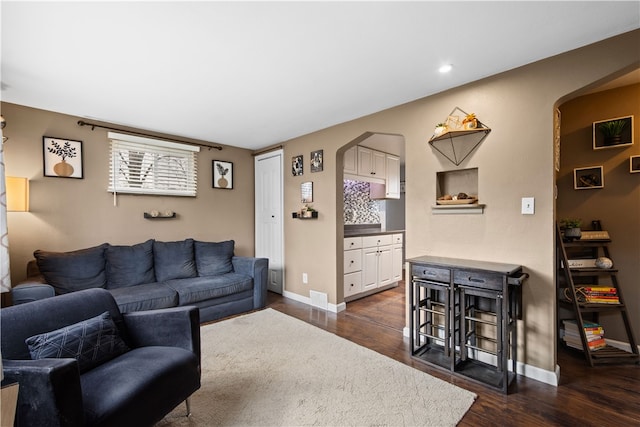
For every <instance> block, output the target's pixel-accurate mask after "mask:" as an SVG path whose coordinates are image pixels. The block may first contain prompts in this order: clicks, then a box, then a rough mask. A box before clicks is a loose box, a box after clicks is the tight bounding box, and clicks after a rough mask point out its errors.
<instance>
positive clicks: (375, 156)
mask: <svg viewBox="0 0 640 427" xmlns="http://www.w3.org/2000/svg"><path fill="white" fill-rule="evenodd" d="M371 159H372V164H371V169H372V170H371V175H372V176H374V177H376V178H380V179H385V177H386V170H387V155H386V154H385V153H382V152H380V151H373V152H372V154H371Z"/></svg>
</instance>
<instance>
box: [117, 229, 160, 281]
mask: <svg viewBox="0 0 640 427" xmlns="http://www.w3.org/2000/svg"><path fill="white" fill-rule="evenodd" d="M106 258H107V289H116V288H122V287H127V286H135V285H141V284H143V283H153V282H155V281H156V275H155V273H154V270H153V239H150V240H147V241H146V242H144V243H138V244H137V245H132V246H114V245H109V246H108V247H107V251H106Z"/></svg>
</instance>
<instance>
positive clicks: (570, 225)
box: [560, 218, 582, 241]
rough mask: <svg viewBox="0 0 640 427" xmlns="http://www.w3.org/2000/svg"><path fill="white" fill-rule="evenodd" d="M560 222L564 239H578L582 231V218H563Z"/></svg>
mask: <svg viewBox="0 0 640 427" xmlns="http://www.w3.org/2000/svg"><path fill="white" fill-rule="evenodd" d="M560 223H561V224H563V225H564V239H565V240H569V241H571V240H578V239H580V238H581V237H582V231H581V230H580V225H581V224H582V220H581V219H580V218H565V219H563V220H561V221H560Z"/></svg>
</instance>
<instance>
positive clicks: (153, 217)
mask: <svg viewBox="0 0 640 427" xmlns="http://www.w3.org/2000/svg"><path fill="white" fill-rule="evenodd" d="M144 217H145V218H146V219H170V218H175V217H176V213H175V212H173V213H172V214H171V215H165V214H160V215H158V216H153V215H151V214H150V213H148V212H145V213H144Z"/></svg>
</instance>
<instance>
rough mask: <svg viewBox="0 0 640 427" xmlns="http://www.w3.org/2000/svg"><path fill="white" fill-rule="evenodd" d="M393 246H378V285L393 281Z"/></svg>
mask: <svg viewBox="0 0 640 427" xmlns="http://www.w3.org/2000/svg"><path fill="white" fill-rule="evenodd" d="M391 248H392V246H380V247H379V248H378V287H380V286H386V285H389V284H391V283H393V252H392V250H391Z"/></svg>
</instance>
